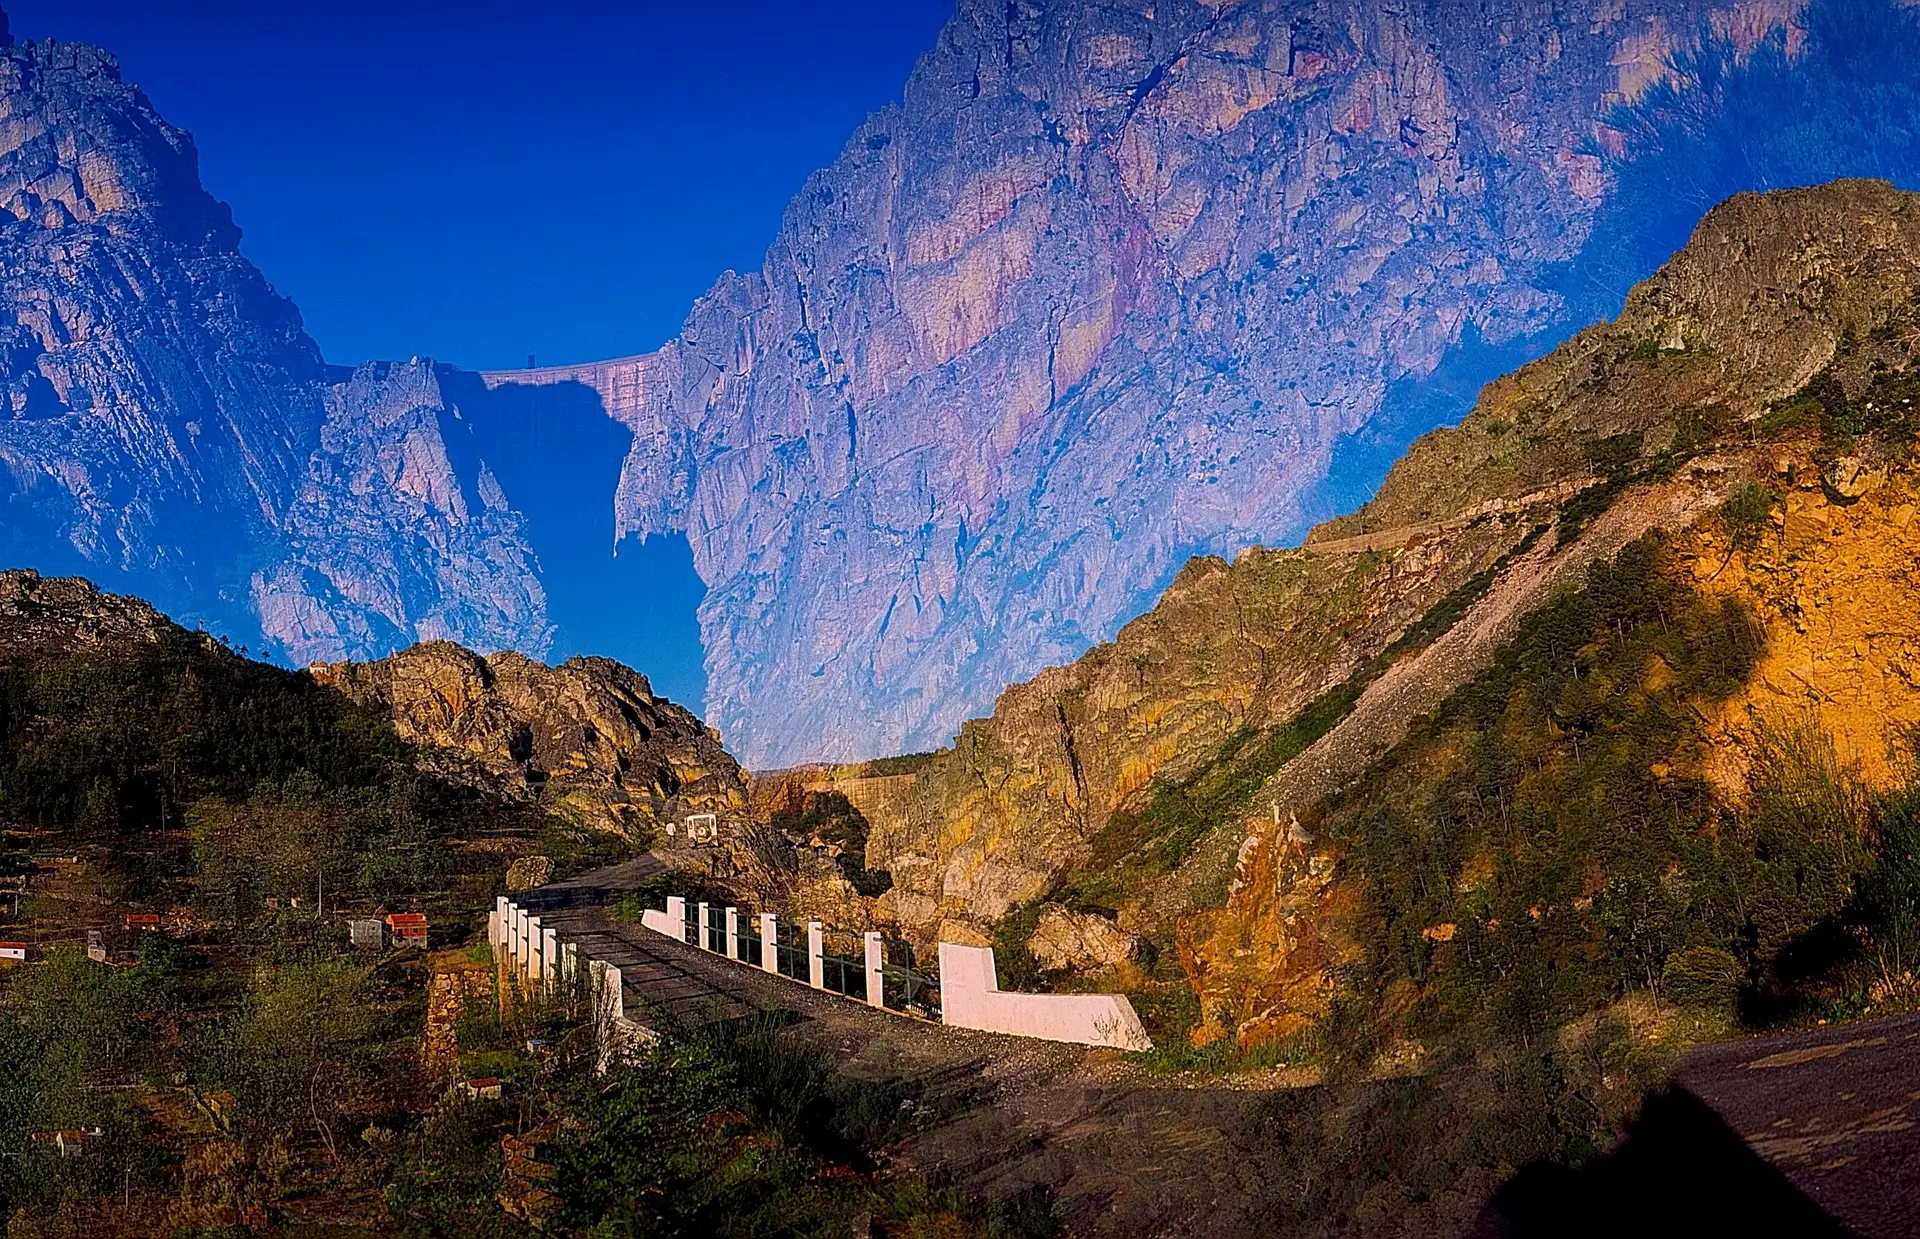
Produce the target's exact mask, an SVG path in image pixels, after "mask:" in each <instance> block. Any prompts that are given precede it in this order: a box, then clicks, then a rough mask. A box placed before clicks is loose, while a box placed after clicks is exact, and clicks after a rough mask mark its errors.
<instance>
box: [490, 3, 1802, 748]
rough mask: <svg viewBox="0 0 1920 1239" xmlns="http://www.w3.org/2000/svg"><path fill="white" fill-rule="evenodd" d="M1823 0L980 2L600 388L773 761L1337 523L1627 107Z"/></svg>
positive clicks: (905, 729)
mask: <svg viewBox="0 0 1920 1239" xmlns="http://www.w3.org/2000/svg"><path fill="white" fill-rule="evenodd" d="M1795 8H1796V5H1795V4H1794V3H1793V0H1774V2H1770V3H1739V4H1715V3H1710V2H1706V0H1648V2H1645V3H1635V4H1632V5H1625V4H1595V5H1591V6H1588V7H1587V8H1586V9H1583V10H1581V11H1579V12H1578V13H1573V12H1569V11H1566V10H1563V9H1557V8H1554V7H1552V6H1547V5H1542V4H1538V3H1534V2H1532V0H1495V2H1494V3H1492V4H1480V3H1475V4H1464V3H1457V2H1455V0H1423V2H1422V3H1417V4H1412V5H1405V4H1388V3H1382V2H1378V0H1343V2H1340V3H1324V2H1323V3H1292V4H1281V3H1277V2H1276V0H1209V2H1205V3H1202V2H1199V0H1120V2H1118V3H1102V4H1090V3H1085V2H1084V0H1013V2H1012V3H1006V2H1005V0H962V2H961V3H960V5H959V10H958V12H957V14H956V15H955V17H954V18H953V20H952V21H951V22H950V24H949V25H948V27H947V28H946V30H945V31H944V33H943V34H942V36H941V38H940V41H939V45H938V46H937V47H936V48H935V49H934V50H933V51H931V52H930V53H928V55H927V56H926V57H925V58H924V59H923V60H922V61H921V63H920V65H919V67H918V69H917V70H916V72H915V73H914V75H913V77H912V79H911V80H910V81H909V83H908V84H907V87H906V91H905V95H904V99H903V100H902V102H901V103H899V104H897V105H895V106H892V107H889V108H887V109H885V110H883V111H881V112H879V113H876V114H875V115H874V116H873V117H871V118H870V120H869V121H868V123H867V124H866V125H864V126H863V127H862V128H861V129H860V130H859V131H858V132H856V133H855V134H854V135H853V138H852V140H851V141H850V142H849V143H848V145H847V147H846V148H845V150H844V152H843V153H842V155H841V157H840V158H839V159H838V160H837V161H836V162H835V163H834V164H833V165H832V166H831V167H829V168H827V169H825V170H824V171H822V172H820V173H818V174H817V175H815V176H814V177H813V178H811V179H810V180H809V182H808V183H807V185H806V186H805V188H804V189H803V190H802V191H801V193H800V195H799V196H798V197H797V198H796V199H795V200H794V202H793V204H792V206H791V207H790V209H789V211H788V214H787V217H786V222H785V226H784V227H783V229H782V230H781V233H780V236H779V237H778V239H777V240H776V241H775V242H774V244H773V246H772V248H771V249H770V250H769V251H768V254H767V258H766V262H765V265H764V266H763V268H762V269H761V270H760V271H757V272H753V273H750V274H747V275H738V276H735V275H729V276H728V277H726V278H724V279H722V280H721V281H720V283H719V284H717V285H716V286H715V287H714V289H713V290H712V292H711V293H710V294H709V295H708V296H707V297H706V298H704V299H703V300H702V301H701V302H700V303H699V304H698V305H697V306H696V307H695V308H694V310H693V312H692V315H691V317H690V318H689V320H688V322H687V326H686V329H685V332H684V334H683V335H682V336H681V338H680V339H678V340H676V341H674V342H672V343H671V344H669V345H668V346H667V347H666V348H664V349H662V350H661V351H659V352H657V353H654V354H649V355H647V356H644V357H636V358H632V359H628V360H626V361H621V362H608V363H601V364H598V365H594V366H586V367H579V368H573V369H566V370H548V371H535V372H524V373H515V374H501V375H493V376H489V377H490V381H492V382H495V383H507V382H512V383H524V384H533V383H572V384H579V385H582V386H585V387H589V388H592V389H593V390H595V391H596V392H598V393H599V394H600V397H601V399H602V401H603V403H604V404H605V406H606V407H607V408H608V410H609V411H610V412H611V413H612V414H613V415H614V416H616V417H618V418H619V419H621V420H622V421H623V422H625V424H626V425H627V426H628V427H629V428H630V429H631V430H632V431H633V433H634V437H635V443H634V447H633V451H632V454H631V456H630V458H629V460H628V465H627V469H626V472H625V474H624V477H623V479H622V482H621V485H620V491H619V495H618V498H617V503H618V511H619V518H620V522H621V528H622V530H623V531H624V532H630V533H640V534H647V533H653V532H659V531H673V530H685V531H687V533H688V535H689V537H690V540H691V543H692V546H693V549H694V555H695V561H696V564H697V566H698V568H699V570H700V572H701V575H702V576H703V577H704V579H705V580H706V581H707V583H708V587H709V592H708V595H707V598H706V600H705V603H704V605H703V607H702V609H701V621H702V631H703V635H704V639H705V644H706V648H707V657H708V671H709V676H710V695H711V701H712V708H713V713H714V716H715V718H716V719H717V721H718V723H719V725H720V726H721V727H722V729H723V730H724V731H725V732H726V733H727V735H728V736H729V737H730V739H731V740H732V741H733V742H734V743H735V744H736V746H737V747H738V749H739V751H740V752H741V753H742V754H743V755H744V756H745V757H746V758H747V759H748V760H749V761H751V762H752V763H754V764H756V765H759V766H766V767H770V766H779V765H786V764H792V763H794V762H797V761H801V760H808V759H817V758H822V757H826V758H838V759H847V758H856V757H863V756H870V755H873V754H875V753H879V752H885V751H901V750H904V749H914V748H931V747H934V746H935V745H938V744H941V743H944V742H945V741H946V740H947V739H948V738H949V737H950V736H951V735H952V734H953V732H954V730H955V728H956V727H957V726H958V724H959V723H960V721H961V720H962V719H963V718H965V717H966V716H967V715H968V714H970V713H974V712H977V711H978V710H980V709H982V708H984V707H985V705H986V704H987V702H988V701H989V699H990V698H991V695H992V694H993V693H994V692H995V691H997V688H998V686H1000V685H1002V684H1006V683H1009V682H1013V681H1017V680H1019V679H1022V678H1024V677H1025V676H1027V675H1031V674H1032V673H1034V672H1035V671H1037V670H1039V669H1040V668H1041V667H1043V666H1045V665H1047V664H1049V663H1054V662H1059V661H1062V660H1064V659H1066V658H1069V657H1074V656H1077V655H1078V654H1079V653H1080V652H1082V651H1083V650H1085V649H1086V648H1087V647H1088V646H1090V645H1092V644H1094V643H1096V642H1097V641H1100V640H1103V639H1106V638H1109V637H1111V636H1112V635H1113V633H1114V631H1115V630H1116V629H1117V628H1118V626H1119V624H1120V623H1121V622H1122V621H1123V620H1125V619H1126V618H1127V617H1129V616H1130V615H1132V614H1136V613H1138V612H1139V611H1140V610H1142V609H1144V607H1145V606H1146V605H1147V604H1148V603H1149V602H1150V600H1151V599H1152V597H1153V596H1154V595H1155V594H1156V593H1157V592H1158V591H1159V590H1160V589H1162V588H1164V587H1165V586H1166V584H1167V583H1168V582H1169V581H1170V580H1172V578H1173V577H1174V576H1175V574H1176V571H1177V570H1178V568H1179V566H1180V565H1181V563H1182V562H1184V561H1185V560H1186V559H1187V558H1188V557H1189V556H1190V555H1192V554H1194V553H1195V552H1208V551H1212V552H1220V553H1232V552H1234V551H1236V550H1238V549H1239V548H1241V547H1243V546H1246V545H1249V544H1254V543H1262V542H1265V543H1272V542H1275V541H1278V540H1284V539H1286V538H1288V537H1289V536H1290V535H1297V534H1298V533H1299V532H1301V531H1303V530H1304V528H1305V527H1306V525H1307V524H1308V523H1310V518H1311V516H1312V515H1314V513H1313V512H1312V511H1311V510H1310V506H1311V496H1312V493H1313V490H1314V487H1315V485H1316V484H1317V483H1318V482H1320V480H1321V479H1322V478H1323V477H1324V476H1325V475H1326V473H1327V470H1328V465H1329V460H1330V456H1331V453H1332V451H1333V449H1334V445H1335V444H1336V442H1337V441H1338V440H1339V439H1340V438H1341V436H1343V435H1347V434H1349V433H1350V432H1353V431H1356V430H1358V429H1360V428H1362V427H1364V426H1365V425H1367V423H1368V422H1369V420H1370V419H1371V418H1372V417H1374V415H1375V414H1376V413H1377V412H1378V411H1379V409H1380V408H1381V405H1382V400H1383V398H1384V396H1385V393H1386V392H1387V390H1388V387H1389V385H1391V384H1393V383H1395V382H1396V381H1397V380H1400V379H1402V378H1405V377H1407V376H1417V375H1421V374H1424V373H1426V372H1428V371H1430V370H1431V369H1432V368H1433V367H1434V366H1435V365H1436V364H1437V363H1438V362H1440V360H1441V359H1442V357H1443V355H1445V354H1446V353H1447V351H1448V350H1449V349H1450V348H1451V347H1452V346H1453V345H1454V344H1455V343H1456V342H1457V341H1459V340H1460V339H1461V338H1462V335H1463V333H1464V332H1469V331H1470V332H1472V333H1477V335H1478V337H1479V338H1481V339H1482V340H1485V341H1490V342H1495V343H1498V342H1503V341H1513V340H1516V339H1520V338H1523V337H1529V336H1531V335H1533V334H1534V333H1538V332H1541V331H1543V330H1545V329H1547V328H1549V327H1552V326H1554V325H1555V324H1556V323H1557V322H1558V321H1560V320H1559V316H1560V315H1561V314H1562V313H1563V311H1564V303H1563V300H1562V297H1561V295H1560V294H1559V293H1558V292H1556V291H1555V289H1554V285H1553V284H1552V281H1551V278H1550V276H1551V275H1552V268H1553V264H1555V263H1561V262H1565V261H1567V260H1569V259H1571V258H1573V257H1574V256H1575V255H1576V254H1577V253H1578V252H1579V249H1580V246H1581V244H1582V241H1583V240H1584V238H1585V236H1586V235H1587V232H1588V229H1589V227H1590V224H1591V221H1592V219H1593V217H1594V215H1595V212H1596V211H1597V210H1598V209H1599V208H1600V206H1601V205H1602V203H1603V202H1604V200H1605V197H1606V194H1607V192H1608V184H1609V182H1608V167H1607V163H1606V157H1607V155H1608V153H1609V152H1610V151H1617V150H1619V149H1621V147H1622V144H1623V143H1624V141H1625V137H1624V135H1622V134H1620V133H1618V132H1615V131H1614V130H1612V129H1610V128H1609V127H1608V126H1607V124H1606V120H1607V118H1608V117H1609V116H1610V115H1611V112H1610V109H1612V108H1614V107H1615V106H1617V105H1620V104H1622V103H1627V102H1631V101H1632V100H1634V99H1635V98H1637V97H1639V96H1640V95H1641V94H1642V93H1643V92H1645V91H1647V90H1648V89H1649V88H1651V87H1652V86H1653V85H1654V84H1656V83H1658V82H1660V81H1662V80H1663V79H1664V78H1665V77H1666V76H1667V75H1668V74H1669V73H1670V69H1669V67H1668V63H1667V56H1668V54H1669V52H1671V51H1673V50H1674V49H1675V47H1676V46H1678V45H1679V43H1680V42H1681V41H1683V36H1688V35H1690V34H1691V33H1692V32H1694V31H1696V30H1700V29H1703V28H1710V29H1713V30H1715V31H1718V32H1720V33H1721V34H1722V35H1723V36H1724V37H1725V38H1726V39H1728V40H1730V41H1731V43H1732V44H1734V45H1735V46H1736V47H1751V46H1753V45H1754V44H1755V43H1756V42H1757V41H1759V40H1761V39H1762V38H1763V37H1765V36H1766V35H1767V33H1768V32H1769V31H1777V30H1778V29H1779V28H1780V26H1781V24H1782V23H1783V22H1785V21H1786V20H1787V19H1788V18H1789V16H1790V15H1791V13H1792V12H1793V11H1794V9H1795Z"/></svg>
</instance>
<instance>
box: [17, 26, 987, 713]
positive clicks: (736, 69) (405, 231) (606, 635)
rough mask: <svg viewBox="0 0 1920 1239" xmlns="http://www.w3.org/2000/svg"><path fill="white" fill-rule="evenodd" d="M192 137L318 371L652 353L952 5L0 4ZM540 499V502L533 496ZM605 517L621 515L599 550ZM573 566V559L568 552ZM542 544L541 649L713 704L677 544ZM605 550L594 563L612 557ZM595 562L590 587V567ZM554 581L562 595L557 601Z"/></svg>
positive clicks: (759, 238)
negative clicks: (112, 57)
mask: <svg viewBox="0 0 1920 1239" xmlns="http://www.w3.org/2000/svg"><path fill="white" fill-rule="evenodd" d="M4 7H5V10H6V12H7V14H8V16H9V18H10V19H11V22H12V26H13V33H14V35H15V37H16V38H20V39H40V38H48V37H53V38H61V39H71V40H76V41H80V42H87V43H94V44H98V45H99V46H102V47H105V48H107V49H108V50H110V51H112V52H114V53H115V54H116V55H118V56H119V58H120V62H121V67H122V71H123V73H124V75H125V77H126V78H127V80H129V81H131V82H134V83H136V84H138V85H139V86H141V87H142V88H143V89H145V91H146V92H147V95H148V97H150V98H151V99H152V100H153V102H154V105H155V106H156V107H157V108H158V109H159V111H160V113H161V114H162V115H163V116H165V117H166V118H167V119H168V120H169V121H171V122H173V123H174V124H176V125H180V126H182V127H184V128H186V129H188V130H190V131H191V132H192V133H193V135H194V138H195V141H196V142H197V144H198V146H199V148H200V159H201V178H202V180H203V181H204V182H205V183H206V186H207V188H208V189H209V190H211V191H212V192H213V194H214V195H215V196H216V197H218V198H221V199H222V200H224V201H226V202H228V203H230V204H231V205H232V206H233V211H234V217H235V219H236V221H237V222H238V223H239V224H240V227H241V228H242V230H243V231H244V233H245V239H244V240H243V241H242V243H241V249H242V250H243V251H244V252H245V253H246V255H247V256H248V257H249V258H251V259H252V260H253V261H254V263H255V264H256V265H258V266H259V267H260V268H261V269H262V270H263V271H265V272H266V274H267V277H268V278H269V279H270V280H272V281H273V283H274V286H275V287H276V288H278V289H279V290H280V291H281V292H282V293H284V294H286V295H287V296H290V297H292V298H293V300H294V301H295V303H296V304H298V305H299V307H300V310H301V313H302V314H303V315H304V316H305V318H306V323H307V330H308V331H309V332H310V333H311V334H312V335H313V337H314V338H315V339H316V340H318V341H319V342H320V346H321V348H322V350H324V352H325V353H326V356H327V359H328V360H329V361H333V362H337V363H341V364H347V365H352V364H356V363H358V362H361V361H364V360H367V359H369V358H385V359H404V358H408V357H412V356H415V355H420V356H429V357H434V358H437V359H439V360H441V361H446V362H452V363H454V364H456V365H460V366H464V367H469V368H476V369H478V368H488V367H502V366H519V365H523V364H525V362H526V360H527V358H528V356H530V355H533V356H537V357H538V358H539V360H540V362H541V363H542V364H556V363H561V362H570V361H585V360H591V359H594V358H600V357H617V356H624V355H627V354H632V353H640V352H646V351H648V350H651V349H653V348H656V347H658V346H659V345H660V344H661V343H662V342H664V341H665V340H667V339H668V338H670V337H671V336H672V335H674V334H675V333H676V332H677V331H678V329H679V327H680V324H681V321H682V320H683V319H684V318H685V316H686V313H687V310H688V308H689V307H690V306H691V305H692V303H693V301H694V299H695V298H696V297H698V296H699V295H700V294H701V293H703V292H705V291H706V290H707V288H708V287H709V286H711V285H712V283H713V281H714V278H715V277H716V276H718V275H719V274H720V273H721V272H722V271H724V270H726V269H727V268H729V267H732V268H735V269H751V268H757V267H758V266H759V265H760V261H761V258H762V257H763V255H764V254H765V252H766V247H767V244H768V243H769V242H770V241H771V240H772V239H773V236H774V233H775V232H776V231H777V229H778V227H779V223H780V216H781V213H782V211H784V210H785V208H786V205H787V202H788V200H789V199H790V198H791V197H792V196H793V195H794V194H795V193H796V192H797V191H798V190H799V188H800V185H801V183H802V182H803V181H804V180H805V179H806V177H807V175H808V174H809V173H811V172H812V171H814V170H815V169H816V168H819V167H822V166H824V165H826V164H828V163H830V162H832V160H833V159H834V157H835V156H836V155H837V154H838V153H839V151H840V148H841V146H842V144H843V143H844V142H845V141H846V139H847V137H848V135H850V134H851V133H852V132H853V130H854V129H855V128H856V127H857V126H858V125H859V124H860V122H861V121H862V120H864V119H865V118H866V116H867V115H868V114H869V113H871V112H873V111H876V110H878V109H879V108H882V107H885V106H886V105H887V104H889V103H891V102H893V101H895V100H897V99H898V98H899V97H900V93H901V89H902V87H903V86H904V85H905V83H906V80H907V75H908V74H909V73H910V72H911V71H912V69H913V65H914V62H915V61H916V60H918V59H919V57H920V55H921V54H922V53H924V52H925V51H927V50H928V49H930V48H931V47H932V46H933V44H934V41H935V38H936V36H937V35H938V33H939V30H940V26H941V24H942V23H943V22H944V21H945V20H946V19H947V18H948V17H949V16H951V14H952V12H953V7H954V6H953V0H786V2H784V3H781V2H777V0H706V2H701V0H691V2H687V0H677V2H674V3H660V2H657V0H639V2H629V3H589V2H587V0H547V2H545V3H526V2H520V0H467V2H465V3H449V2H446V0H439V2H429V0H419V2H414V3H409V2H407V0H340V2H338V3H321V2H319V0H195V2H188V0H4ZM529 498H531V499H533V500H534V501H536V502H538V501H539V500H541V499H543V498H548V499H550V498H552V496H543V495H535V496H530V497H529ZM611 518H612V501H611V496H610V495H609V498H608V502H607V505H606V513H605V519H606V524H607V528H608V530H609V531H610V529H611ZM576 540H581V539H576ZM585 540H587V541H591V542H592V543H593V544H592V545H580V546H573V545H569V546H564V547H562V546H551V545H550V546H546V547H538V546H537V547H536V549H539V550H540V551H541V555H542V559H543V561H550V562H548V565H547V566H548V567H549V568H550V569H558V570H559V572H557V573H555V574H554V578H555V579H553V580H550V593H551V594H552V597H551V600H550V601H551V604H552V608H553V617H554V619H555V621H556V623H558V624H559V626H560V630H561V638H560V642H559V645H558V648H556V649H555V650H554V651H553V653H554V655H555V656H564V655H568V654H575V653H599V654H608V655H611V656H613V657H616V658H620V659H622V660H624V661H626V662H629V663H631V664H633V665H634V666H636V667H638V668H639V669H641V670H642V671H644V672H646V673H647V674H648V675H649V676H650V677H651V678H652V680H653V683H654V687H655V688H656V690H658V691H661V692H663V693H665V694H666V695H668V696H670V697H672V698H673V699H674V700H676V701H680V702H683V703H685V704H687V705H690V706H692V707H694V708H695V709H699V708H700V707H701V705H702V702H703V700H704V697H705V691H706V675H705V671H704V668H703V667H702V665H701V663H702V652H701V649H700V643H699V634H698V630H697V628H696V625H695V622H694V608H695V607H696V606H697V605H698V604H699V601H700V598H701V597H702V594H703V587H702V586H701V583H700V580H699V578H698V577H697V576H696V575H695V574H694V572H693V564H692V557H691V553H690V552H689V551H688V549H687V546H686V542H685V540H684V539H683V538H673V539H662V538H655V539H652V540H650V541H649V542H648V543H647V544H646V545H644V546H641V545H635V544H634V543H632V542H629V543H628V544H627V545H626V546H624V547H622V548H621V552H620V556H619V559H618V560H617V561H615V560H613V559H612V558H611V556H610V555H609V547H608V546H607V545H606V544H603V543H602V542H601V541H600V539H598V538H591V539H585ZM610 540H611V538H610V532H609V534H608V539H607V541H608V542H610ZM588 561H592V562H591V563H589V562H588ZM562 575H564V576H565V577H566V578H568V579H567V580H566V581H561V580H559V579H558V578H559V577H560V576H562Z"/></svg>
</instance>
